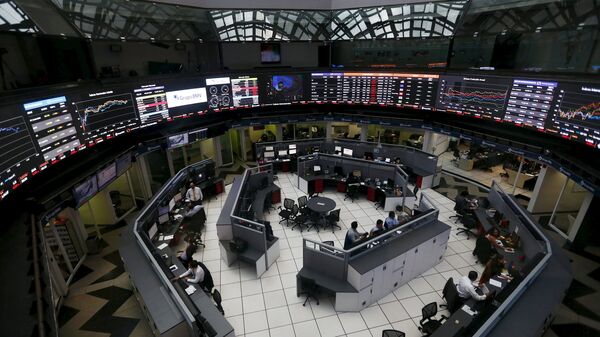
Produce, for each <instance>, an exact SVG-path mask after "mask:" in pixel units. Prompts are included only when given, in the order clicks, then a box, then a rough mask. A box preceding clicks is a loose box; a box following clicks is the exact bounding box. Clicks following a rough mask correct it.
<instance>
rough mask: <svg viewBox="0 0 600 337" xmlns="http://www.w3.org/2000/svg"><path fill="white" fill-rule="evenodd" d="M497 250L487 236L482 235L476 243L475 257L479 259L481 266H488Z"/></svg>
mask: <svg viewBox="0 0 600 337" xmlns="http://www.w3.org/2000/svg"><path fill="white" fill-rule="evenodd" d="M494 253H495V250H494V249H493V248H492V244H491V243H490V241H488V239H487V238H486V237H485V235H480V236H479V237H477V241H475V249H473V255H475V256H476V257H477V261H479V263H481V264H486V263H487V262H488V261H489V260H490V257H491V256H492V254H494Z"/></svg>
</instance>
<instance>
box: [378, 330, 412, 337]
mask: <svg viewBox="0 0 600 337" xmlns="http://www.w3.org/2000/svg"><path fill="white" fill-rule="evenodd" d="M404 336H406V335H405V334H404V332H402V331H398V330H390V329H387V330H383V331H382V332H381V337H404Z"/></svg>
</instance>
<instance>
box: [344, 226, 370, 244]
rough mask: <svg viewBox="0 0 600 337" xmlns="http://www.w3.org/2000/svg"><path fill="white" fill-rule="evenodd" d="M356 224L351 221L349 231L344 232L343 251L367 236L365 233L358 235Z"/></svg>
mask: <svg viewBox="0 0 600 337" xmlns="http://www.w3.org/2000/svg"><path fill="white" fill-rule="evenodd" d="M357 228H358V222H356V221H352V223H351V224H350V229H349V230H348V232H346V238H345V239H344V249H350V248H352V246H354V244H356V243H357V242H358V241H360V240H361V239H363V238H365V237H366V236H367V233H359V232H358V230H357Z"/></svg>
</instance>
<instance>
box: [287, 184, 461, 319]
mask: <svg viewBox="0 0 600 337" xmlns="http://www.w3.org/2000/svg"><path fill="white" fill-rule="evenodd" d="M415 210H416V211H415V214H417V215H413V217H412V219H411V220H410V221H408V222H406V223H404V224H402V225H399V226H397V227H394V228H392V229H389V230H387V231H385V232H384V233H382V234H380V235H378V236H376V237H374V238H370V239H368V240H364V241H363V242H359V243H357V244H355V245H354V246H353V247H352V248H351V249H348V250H344V249H341V248H338V247H335V246H332V245H330V244H328V243H326V242H319V241H314V240H310V239H304V240H303V261H302V263H303V267H302V269H301V270H300V271H299V272H298V274H297V283H296V289H297V294H298V296H300V295H301V294H303V293H305V292H306V291H309V290H308V289H309V288H310V287H311V286H310V285H312V284H314V285H316V287H318V289H319V290H320V292H321V293H328V294H330V295H333V296H334V297H335V300H334V303H335V310H336V311H360V310H362V309H364V308H367V307H368V306H370V305H371V304H373V303H375V302H377V301H378V300H380V299H382V298H384V297H385V296H387V295H388V294H390V293H391V292H393V291H394V290H396V289H398V288H399V287H401V286H402V285H404V284H406V283H408V282H409V281H410V280H412V279H413V278H415V277H417V276H419V275H421V273H423V272H425V271H426V270H428V269H430V268H432V267H434V266H435V265H437V264H438V263H440V262H441V261H442V259H443V257H444V252H445V251H446V247H447V244H448V239H449V237H450V229H451V227H450V226H448V225H446V224H444V223H443V222H441V221H439V220H438V215H439V211H438V210H436V209H434V208H433V206H432V203H431V202H429V200H427V197H426V196H425V195H422V197H421V200H420V204H419V206H418V207H416V208H415Z"/></svg>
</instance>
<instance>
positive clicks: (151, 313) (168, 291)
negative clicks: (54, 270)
mask: <svg viewBox="0 0 600 337" xmlns="http://www.w3.org/2000/svg"><path fill="white" fill-rule="evenodd" d="M209 162H210V160H206V161H202V162H198V163H196V164H192V165H190V166H188V167H185V168H184V169H182V170H180V171H179V172H177V174H176V175H175V176H174V177H172V178H171V179H169V180H168V181H167V182H166V183H165V184H164V185H163V187H162V188H161V189H160V191H159V192H158V193H157V194H156V195H155V196H154V197H153V198H152V199H151V200H150V201H149V202H148V204H146V206H145V207H144V208H143V209H142V210H141V212H140V214H139V215H138V217H137V219H136V220H135V222H134V224H133V228H132V229H133V230H131V231H127V230H126V231H124V233H123V235H122V241H121V246H120V253H121V257H122V259H123V262H124V266H125V268H126V270H127V271H128V272H129V277H130V279H131V282H132V285H133V287H134V291H135V294H136V297H137V298H138V301H139V302H140V304H141V305H142V308H143V309H144V310H142V311H143V312H144V313H145V314H146V316H147V318H148V320H149V321H150V323H151V324H150V327H151V328H152V330H153V332H154V334H155V335H157V336H194V337H195V336H205V335H209V336H227V337H233V336H235V334H234V331H233V327H232V326H231V325H230V324H229V323H228V322H227V320H226V319H225V318H224V317H223V315H222V314H221V313H220V312H219V311H218V309H217V308H216V307H215V305H214V303H213V302H212V299H211V298H210V295H209V294H206V293H204V291H202V290H201V289H198V288H197V286H191V285H187V286H188V288H189V287H193V288H195V289H196V290H197V291H196V290H195V291H194V292H193V293H192V294H189V295H188V293H187V292H186V289H184V285H183V284H179V283H172V282H171V280H170V279H171V278H172V277H173V276H175V274H174V272H175V270H177V271H178V273H181V272H183V270H184V269H185V266H183V264H182V263H181V262H180V261H178V259H177V257H176V254H175V252H173V251H172V250H171V249H170V248H169V245H171V244H172V241H170V240H173V236H177V233H176V231H177V230H178V227H179V224H180V223H179V222H178V221H175V220H170V221H167V222H165V223H164V224H162V225H160V226H159V224H158V222H159V220H158V217H159V214H158V212H159V211H158V209H159V208H160V207H164V206H165V205H167V206H168V207H170V206H169V201H170V200H171V199H172V198H173V197H174V196H175V195H176V194H178V193H182V192H184V191H185V185H186V183H187V182H188V181H189V179H190V178H194V176H195V175H196V174H197V173H198V172H199V170H201V169H203V168H204V167H210V163H209ZM170 208H172V207H170ZM173 211H174V210H173ZM159 234H162V235H160V236H162V238H158V236H159ZM167 234H171V239H167V238H165V237H164V236H167ZM160 241H164V245H162V244H161V245H158V246H156V245H157V244H158V243H159V242H160Z"/></svg>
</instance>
